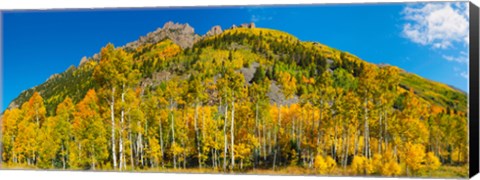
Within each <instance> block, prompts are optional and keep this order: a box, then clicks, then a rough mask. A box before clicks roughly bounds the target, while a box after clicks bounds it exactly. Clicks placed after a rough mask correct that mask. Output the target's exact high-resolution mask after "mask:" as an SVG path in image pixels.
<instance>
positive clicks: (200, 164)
mask: <svg viewBox="0 0 480 180" xmlns="http://www.w3.org/2000/svg"><path fill="white" fill-rule="evenodd" d="M193 120H194V128H195V145H196V146H197V152H198V166H199V167H200V168H202V152H201V149H200V140H199V137H198V125H197V120H198V103H195V115H194V118H193Z"/></svg>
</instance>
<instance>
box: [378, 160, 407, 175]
mask: <svg viewBox="0 0 480 180" xmlns="http://www.w3.org/2000/svg"><path fill="white" fill-rule="evenodd" d="M401 173H402V167H400V165H399V164H398V163H397V162H396V161H395V160H394V159H390V160H389V161H388V162H386V163H385V164H383V166H382V169H381V174H382V175H383V176H398V175H400V174H401Z"/></svg>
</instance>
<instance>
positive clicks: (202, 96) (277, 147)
mask: <svg viewBox="0 0 480 180" xmlns="http://www.w3.org/2000/svg"><path fill="white" fill-rule="evenodd" d="M467 105H468V103H467V94H466V93H464V92H461V91H459V90H457V89H455V88H452V87H451V86H448V85H446V84H442V83H439V82H435V81H431V80H428V79H425V78H423V77H421V76H418V75H416V74H413V73H409V72H406V71H404V70H402V69H400V68H399V67H396V66H393V65H386V64H372V63H369V62H368V61H365V60H362V59H360V58H359V57H357V56H355V55H353V54H350V53H348V52H344V51H341V50H337V49H334V48H331V47H328V46H326V45H324V44H321V43H318V42H305V41H300V40H299V39H298V38H296V37H295V36H293V35H291V34H288V33H286V32H282V31H278V30H273V29H266V28H259V27H256V26H255V24H253V23H250V24H242V25H239V26H236V25H233V26H232V27H230V28H228V29H222V28H221V27H220V26H214V27H212V28H211V29H210V31H208V32H207V33H206V34H204V35H198V34H196V33H195V32H194V29H193V28H192V27H190V26H189V25H188V24H178V23H173V22H168V23H166V24H165V25H164V26H163V28H159V29H157V30H155V31H154V32H151V33H149V34H147V35H146V36H142V37H140V38H139V39H138V40H137V41H134V42H131V43H128V44H126V45H124V46H118V47H115V46H114V45H113V44H110V43H109V44H107V45H106V46H105V47H103V48H102V49H101V50H100V51H99V53H98V54H95V55H93V56H92V57H85V58H82V59H81V60H80V65H79V66H78V67H75V66H71V67H69V68H68V69H67V70H66V71H64V72H62V73H59V74H54V75H52V76H51V77H50V78H49V79H48V80H47V81H46V82H45V83H43V84H41V85H39V86H36V87H33V88H31V89H28V90H26V91H24V92H22V93H21V94H20V95H19V96H18V97H17V98H16V99H15V100H14V101H13V102H12V103H11V104H10V105H9V108H8V109H7V110H6V111H5V112H4V115H3V117H0V124H1V125H2V126H1V127H2V142H1V143H2V145H1V146H0V147H1V148H3V149H2V152H3V160H4V162H6V163H5V164H7V166H8V167H27V168H44V169H60V168H63V169H83V170H86V169H90V170H97V169H101V170H119V171H123V170H133V171H137V170H138V171H163V170H165V171H166V170H168V171H169V172H177V170H178V172H190V171H185V169H187V168H188V169H192V171H193V170H197V171H198V172H212V173H222V172H223V173H225V172H232V173H235V172H242V173H250V172H253V173H274V174H275V173H282V172H285V173H288V174H302V175H305V174H332V175H360V174H362V175H375V176H377V175H385V176H412V175H413V176H428V177H432V176H435V177H436V176H440V177H466V176H467V175H468V157H469V156H468V147H469V146H468V118H467V113H468V112H467ZM17 107H18V108H17ZM383 164H386V165H387V166H382V165H383ZM440 166H441V168H440ZM385 167H387V168H385ZM367 169H368V170H367ZM229 170H230V171H229ZM404 170H405V171H404ZM195 172H196V171H195Z"/></svg>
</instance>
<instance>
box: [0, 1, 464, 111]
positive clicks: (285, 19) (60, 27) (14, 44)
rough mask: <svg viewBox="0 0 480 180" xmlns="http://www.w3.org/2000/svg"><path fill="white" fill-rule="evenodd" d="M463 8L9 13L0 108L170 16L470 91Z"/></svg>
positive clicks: (200, 30)
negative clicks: (269, 35)
mask: <svg viewBox="0 0 480 180" xmlns="http://www.w3.org/2000/svg"><path fill="white" fill-rule="evenodd" d="M466 8H468V7H466V3H464V4H459V3H455V4H450V3H440V4H406V3H400V4H363V5H360V4H358V5H315V6H262V7H255V6H249V7H208V8H207V7H202V8H171V9H165V8H163V9H162V8H157V9H145V8H144V9H115V10H114V9H103V10H90V11H86V10H65V11H59V10H57V11H11V12H8V11H7V12H3V14H2V17H3V19H2V21H3V24H2V25H3V27H2V28H3V29H2V30H3V35H2V38H3V71H2V73H3V96H2V103H3V108H2V109H4V108H5V107H6V106H8V104H9V103H10V102H11V101H12V100H13V99H14V98H15V97H17V96H18V94H19V93H20V92H22V91H23V90H26V89H28V88H31V87H33V86H36V85H38V84H41V83H43V82H44V81H46V79H47V78H48V77H49V76H50V75H52V74H54V73H60V72H62V71H64V70H66V69H67V68H68V67H69V66H70V65H75V66H77V65H78V63H79V62H80V59H81V58H82V57H83V56H87V57H88V56H91V55H93V54H94V53H96V52H98V51H99V50H100V48H101V47H103V46H105V45H106V44H107V43H108V42H112V43H113V44H115V45H116V46H121V45H124V44H126V43H127V42H130V41H134V40H136V39H138V38H139V37H140V36H142V35H145V34H147V33H148V32H151V31H154V30H155V29H157V28H158V27H162V26H163V24H164V23H165V22H167V21H173V22H179V23H189V24H190V25H191V26H192V27H194V28H195V31H196V33H198V34H200V35H202V34H204V33H206V32H207V31H208V30H209V29H210V28H211V27H212V26H214V25H220V26H222V28H224V29H226V28H229V27H231V25H232V24H241V23H246V22H255V23H256V25H257V26H258V27H264V28H272V29H278V30H282V31H286V32H288V33H290V34H293V35H295V36H297V37H298V38H300V39H301V40H304V41H316V42H320V43H323V44H326V45H328V46H331V47H334V48H337V49H340V50H344V51H348V52H350V53H352V54H355V55H357V56H358V57H360V58H362V59H364V60H366V61H369V62H372V63H387V64H391V65H395V66H399V67H401V68H402V69H405V70H406V71H408V72H412V73H415V74H419V75H421V76H423V77H426V78H428V79H432V80H435V81H439V82H442V83H446V84H449V85H453V86H455V87H458V88H460V89H462V90H464V91H466V92H468V79H467V78H468V17H467V15H466V14H464V12H466V11H467V9H466ZM467 12H468V11H467ZM465 23H466V24H465ZM465 26H466V27H465Z"/></svg>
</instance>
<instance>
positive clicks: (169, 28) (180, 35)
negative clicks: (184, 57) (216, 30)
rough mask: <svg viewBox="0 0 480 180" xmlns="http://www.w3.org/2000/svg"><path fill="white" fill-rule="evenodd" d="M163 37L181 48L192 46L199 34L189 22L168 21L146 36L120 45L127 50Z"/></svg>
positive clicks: (155, 41) (158, 40)
mask: <svg viewBox="0 0 480 180" xmlns="http://www.w3.org/2000/svg"><path fill="white" fill-rule="evenodd" d="M165 38H168V39H170V40H172V41H173V42H174V43H175V44H177V45H179V46H180V47H181V48H183V49H185V48H189V47H192V46H193V43H195V42H196V41H197V40H198V39H199V38H200V36H199V35H197V34H195V30H194V29H193V28H192V27H191V26H190V25H189V24H179V23H173V22H172V21H169V22H167V23H165V25H163V28H158V29H157V30H155V31H153V32H150V33H148V34H147V35H146V36H142V37H140V38H139V39H138V40H136V41H133V42H130V43H128V44H126V45H125V46H123V47H121V48H124V49H125V50H127V51H130V50H134V49H136V48H137V47H139V46H140V45H142V44H147V43H157V42H160V41H162V40H164V39H165Z"/></svg>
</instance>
